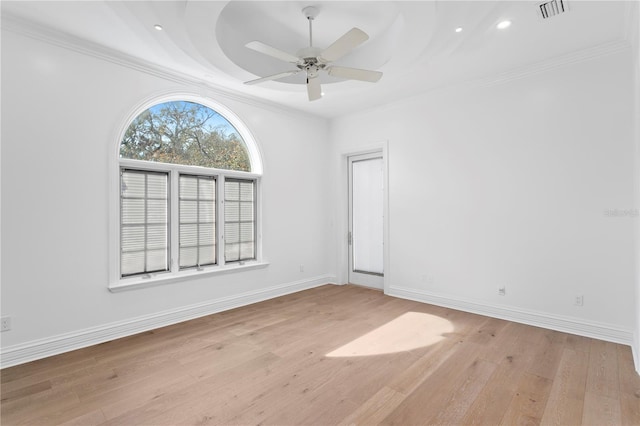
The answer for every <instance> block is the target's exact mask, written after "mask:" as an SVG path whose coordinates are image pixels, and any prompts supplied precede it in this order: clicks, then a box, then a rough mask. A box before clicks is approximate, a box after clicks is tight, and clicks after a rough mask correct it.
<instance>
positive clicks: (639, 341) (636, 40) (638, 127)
mask: <svg viewBox="0 0 640 426" xmlns="http://www.w3.org/2000/svg"><path fill="white" fill-rule="evenodd" d="M630 9H631V13H630V19H631V24H630V26H629V27H630V34H629V39H630V42H631V49H632V53H633V71H634V90H633V93H634V94H635V114H634V116H635V144H636V155H635V159H636V174H635V179H634V181H635V185H636V186H635V196H636V200H635V201H636V202H635V208H636V209H637V210H640V5H639V4H638V2H633V3H632V6H631V8H630ZM635 225H636V232H635V235H636V252H635V260H636V332H635V339H634V340H635V342H634V357H635V363H636V370H637V371H638V373H640V217H639V218H636V221H635Z"/></svg>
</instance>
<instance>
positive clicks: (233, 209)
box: [110, 99, 262, 288]
mask: <svg viewBox="0 0 640 426" xmlns="http://www.w3.org/2000/svg"><path fill="white" fill-rule="evenodd" d="M220 109H223V108H222V107H218V108H216V107H210V106H207V105H204V104H202V103H199V102H195V101H192V100H184V99H178V100H169V101H165V102H161V103H155V104H153V105H152V106H151V107H148V108H145V109H144V110H143V111H142V112H141V113H139V114H137V115H136V116H135V118H133V120H131V121H130V122H129V123H128V125H127V127H126V130H125V131H124V132H123V134H122V138H121V140H120V144H119V161H118V163H119V164H118V165H119V171H120V173H119V185H118V186H119V196H118V200H119V206H118V207H119V208H118V210H119V217H118V229H119V236H118V244H117V246H118V264H117V265H115V267H116V268H117V273H116V276H117V280H118V283H116V284H115V285H114V284H113V283H112V285H111V286H110V287H112V288H114V287H119V286H122V285H127V286H128V285H130V284H131V283H136V282H140V280H145V281H146V282H148V281H149V279H150V278H151V279H152V280H151V281H154V280H156V279H158V280H166V279H172V278H175V277H180V276H185V275H192V274H194V273H200V272H203V271H204V272H207V271H209V272H215V271H217V270H221V269H225V267H226V268H227V269H228V267H229V266H234V265H245V264H247V263H248V264H252V263H253V264H257V263H259V245H258V235H259V233H258V229H257V226H258V221H257V212H258V185H259V179H260V171H261V170H262V167H261V164H260V161H259V160H260V158H259V155H258V150H257V147H256V145H255V143H254V142H253V140H252V139H251V135H250V134H249V133H248V131H246V129H244V128H243V125H242V123H241V122H240V121H239V120H238V119H237V118H235V117H234V116H232V114H231V113H230V112H229V111H225V112H223V113H220V112H219V110H220ZM230 118H231V120H232V121H234V123H232V122H231V121H230ZM238 127H242V128H243V130H244V131H239V130H238Z"/></svg>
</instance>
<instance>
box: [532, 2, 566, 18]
mask: <svg viewBox="0 0 640 426" xmlns="http://www.w3.org/2000/svg"><path fill="white" fill-rule="evenodd" d="M567 6H568V5H567V0H551V1H547V2H544V3H541V4H540V5H539V6H538V13H539V14H540V16H542V19H549V18H551V17H553V16H556V15H560V14H561V13H565V12H568V11H569V8H568V7H567Z"/></svg>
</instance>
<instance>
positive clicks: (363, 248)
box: [348, 152, 384, 289]
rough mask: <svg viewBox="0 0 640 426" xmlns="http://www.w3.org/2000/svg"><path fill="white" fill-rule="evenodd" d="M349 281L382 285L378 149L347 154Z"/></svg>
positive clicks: (381, 191)
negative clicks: (357, 153) (372, 151)
mask: <svg viewBox="0 0 640 426" xmlns="http://www.w3.org/2000/svg"><path fill="white" fill-rule="evenodd" d="M348 241H349V282H350V283H352V284H359V285H364V286H367V287H374V288H379V289H382V288H383V287H384V162H383V159H382V153H380V152H377V153H372V154H363V155H356V156H352V157H349V237H348Z"/></svg>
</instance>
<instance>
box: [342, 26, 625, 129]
mask: <svg viewBox="0 0 640 426" xmlns="http://www.w3.org/2000/svg"><path fill="white" fill-rule="evenodd" d="M631 49H632V45H631V43H629V41H628V40H626V39H620V40H615V41H611V42H607V43H602V44H599V45H596V46H593V47H589V48H586V49H581V50H577V51H574V52H570V53H568V54H565V55H561V56H556V57H554V58H551V59H547V60H544V61H540V62H535V63H532V64H529V65H526V66H523V67H518V68H512V69H510V70H508V71H505V72H501V73H495V74H493V75H491V76H488V77H482V78H476V79H471V80H463V81H457V82H452V83H447V84H443V85H440V86H435V87H430V88H428V89H425V90H422V91H419V92H416V93H414V94H412V95H410V96H406V97H403V98H400V99H397V100H394V101H391V102H388V103H386V104H384V105H376V106H373V107H371V108H363V109H361V110H360V111H358V112H355V113H353V114H348V115H347V116H350V117H358V116H362V115H366V114H369V113H371V112H374V111H385V110H390V109H393V108H397V107H398V106H401V105H403V104H404V103H406V102H410V101H412V100H415V99H418V98H421V97H425V96H428V95H447V94H448V93H450V92H453V91H460V90H474V89H479V88H488V87H493V86H497V85H500V84H505V83H509V82H511V81H515V80H520V79H524V78H528V77H532V76H535V75H538V74H543V73H546V72H549V71H553V70H557V69H562V68H565V67H567V66H570V65H575V64H580V63H584V62H589V61H591V60H594V59H598V58H602V57H606V56H610V55H614V54H617V53H622V52H625V51H630V50H631Z"/></svg>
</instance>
